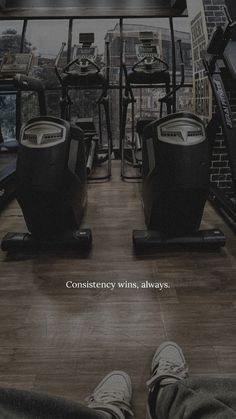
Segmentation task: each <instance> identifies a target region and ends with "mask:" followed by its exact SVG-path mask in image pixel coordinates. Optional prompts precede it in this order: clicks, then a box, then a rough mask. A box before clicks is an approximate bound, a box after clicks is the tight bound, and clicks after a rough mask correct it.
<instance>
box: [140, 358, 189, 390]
mask: <svg viewBox="0 0 236 419" xmlns="http://www.w3.org/2000/svg"><path fill="white" fill-rule="evenodd" d="M187 377H188V368H187V366H186V364H181V365H179V364H174V363H173V362H170V361H168V360H166V359H160V361H159V364H158V366H157V368H156V370H155V371H154V372H153V375H152V377H151V378H150V380H148V381H147V386H148V387H149V388H152V387H153V386H154V385H155V384H156V383H157V382H159V381H161V380H163V378H176V379H177V380H182V379H184V378H187Z"/></svg>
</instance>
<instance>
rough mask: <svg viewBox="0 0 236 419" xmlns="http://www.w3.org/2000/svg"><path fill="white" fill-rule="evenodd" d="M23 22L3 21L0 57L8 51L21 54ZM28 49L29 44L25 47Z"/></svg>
mask: <svg viewBox="0 0 236 419" xmlns="http://www.w3.org/2000/svg"><path fill="white" fill-rule="evenodd" d="M22 28H23V22H22V21H20V20H9V21H4V20H2V21H1V30H0V56H1V57H2V55H4V54H5V53H7V52H8V51H10V52H12V53H13V52H20V45H21V33H22ZM25 47H26V49H27V47H28V46H27V44H26V45H25Z"/></svg>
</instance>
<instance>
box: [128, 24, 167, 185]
mask: <svg viewBox="0 0 236 419" xmlns="http://www.w3.org/2000/svg"><path fill="white" fill-rule="evenodd" d="M135 49H136V57H137V61H136V62H135V64H134V65H133V66H132V67H131V68H129V66H128V62H127V58H126V40H125V41H124V44H123V71H124V76H125V90H124V96H123V106H122V125H121V178H122V179H123V180H134V179H140V178H141V176H140V175H136V176H130V175H127V174H126V170H125V167H126V163H128V164H129V165H132V166H133V167H134V168H136V169H141V168H142V135H141V134H142V131H143V129H144V127H145V125H147V124H148V123H150V122H151V121H153V116H151V117H146V118H139V119H138V120H137V123H136V124H135V103H136V99H135V96H134V93H133V89H135V88H141V89H142V88H144V87H150V86H151V87H152V88H155V89H162V90H163V89H164V90H165V97H164V98H162V99H161V101H160V102H161V104H160V113H161V115H162V112H163V106H164V104H165V105H166V111H167V113H168V114H169V113H171V110H172V107H171V98H170V82H171V80H170V73H169V65H168V63H166V62H165V61H163V60H162V59H161V58H160V50H159V46H158V45H157V44H156V42H155V41H154V34H153V32H151V31H146V32H140V33H139V42H138V43H137V44H136V48H135ZM130 105H131V133H130V134H127V119H128V118H127V117H128V111H129V106H130Z"/></svg>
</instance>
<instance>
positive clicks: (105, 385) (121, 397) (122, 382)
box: [86, 371, 133, 419]
mask: <svg viewBox="0 0 236 419" xmlns="http://www.w3.org/2000/svg"><path fill="white" fill-rule="evenodd" d="M131 397H132V384H131V380H130V377H129V375H128V374H126V373H125V372H123V371H112V372H111V373H110V374H108V375H106V377H104V378H103V380H102V381H101V382H100V383H99V384H98V386H97V387H96V388H95V390H94V391H93V393H92V394H91V395H90V396H89V397H87V399H86V401H87V405H88V407H90V408H92V409H96V410H99V411H101V412H104V413H107V414H108V417H109V416H110V417H112V418H114V419H125V417H126V414H127V413H129V414H130V415H132V416H133V412H132V410H131V405H130V403H131Z"/></svg>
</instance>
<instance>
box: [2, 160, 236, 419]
mask: <svg viewBox="0 0 236 419" xmlns="http://www.w3.org/2000/svg"><path fill="white" fill-rule="evenodd" d="M0 221H1V224H0V237H2V236H3V235H4V233H5V232H7V231H22V230H24V229H25V226H24V220H23V218H22V215H21V212H20V210H19V208H18V206H17V204H16V202H14V203H12V204H11V205H10V206H9V207H8V208H7V209H6V211H5V212H4V213H2V215H1V219H0ZM203 225H204V227H212V226H216V227H219V228H222V230H223V231H224V232H225V234H226V236H227V246H226V247H225V248H224V249H223V250H222V251H221V252H220V253H203V252H201V253H200V252H199V253H197V252H182V253H177V252H175V253H162V254H153V255H148V256H147V255H146V256H139V257H137V256H135V255H134V253H133V251H132V243H131V232H132V229H133V228H140V227H142V226H143V213H142V208H141V202H140V193H139V187H138V185H137V184H131V183H122V182H121V181H120V179H119V166H117V164H114V165H113V180H112V181H111V182H110V183H106V184H100V185H91V186H90V190H89V207H88V213H87V216H86V220H85V223H84V226H88V227H91V228H92V230H93V235H94V244H93V250H92V252H91V254H90V256H89V257H88V258H87V259H83V258H80V257H79V256H78V255H76V254H70V253H68V254H67V253H65V254H64V255H60V254H46V253H45V254H42V253H41V254H39V255H36V254H35V255H29V256H24V255H18V256H17V257H11V258H10V257H7V256H6V255H5V254H3V253H1V256H0V258H1V259H0V260H1V261H0V263H1V266H0V275H1V280H0V385H2V386H12V387H20V388H24V389H35V390H40V391H44V392H49V393H51V394H57V395H61V396H65V397H68V398H71V399H74V400H83V398H84V397H85V396H86V395H87V394H88V393H89V392H90V391H91V390H92V389H93V387H94V385H96V384H97V383H98V382H99V380H100V379H101V378H102V377H103V376H104V374H107V373H108V372H109V371H110V370H112V369H123V370H125V371H127V372H128V373H129V374H130V375H131V376H132V380H133V388H134V404H135V407H136V417H137V418H138V419H141V418H143V417H144V409H145V400H146V394H147V391H146V385H145V382H146V380H147V378H148V376H149V367H150V361H151V358H152V355H153V351H154V350H155V348H156V346H157V345H159V344H160V343H161V342H163V341H164V340H166V339H168V340H175V341H177V342H178V343H179V344H180V345H181V346H182V347H183V350H184V352H185V354H186V358H187V361H188V363H189V366H190V370H191V372H192V373H193V374H208V373H210V374H221V375H225V374H227V375H234V374H235V375H236V237H235V236H234V235H233V234H232V233H231V231H230V230H229V229H228V227H226V226H225V224H224V223H223V222H222V220H221V218H219V217H218V215H216V214H215V212H214V211H213V209H212V208H210V207H208V208H207V211H206V214H205V217H204V222H203ZM67 280H73V281H75V282H79V281H83V280H89V281H91V282H92V281H110V280H114V281H125V280H127V281H137V282H142V281H152V282H153V281H154V282H168V283H169V284H170V287H171V288H170V289H168V290H165V291H162V292H160V291H157V290H148V289H146V290H141V289H139V290H130V289H128V290H119V289H116V290H115V291H113V292H111V291H101V290H80V291H79V290H68V289H66V287H65V282H66V281H67Z"/></svg>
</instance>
